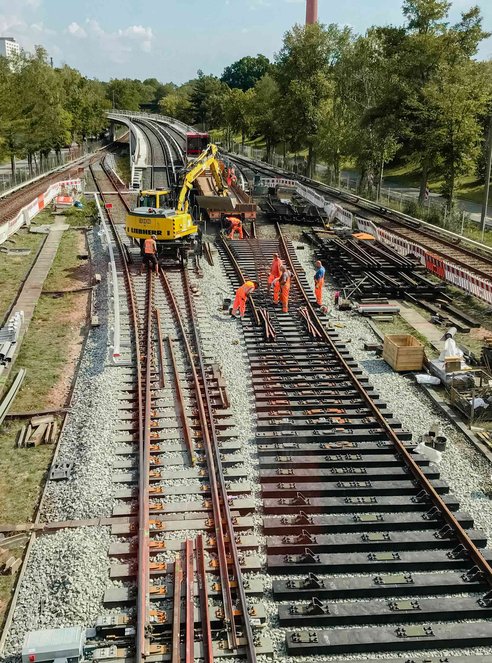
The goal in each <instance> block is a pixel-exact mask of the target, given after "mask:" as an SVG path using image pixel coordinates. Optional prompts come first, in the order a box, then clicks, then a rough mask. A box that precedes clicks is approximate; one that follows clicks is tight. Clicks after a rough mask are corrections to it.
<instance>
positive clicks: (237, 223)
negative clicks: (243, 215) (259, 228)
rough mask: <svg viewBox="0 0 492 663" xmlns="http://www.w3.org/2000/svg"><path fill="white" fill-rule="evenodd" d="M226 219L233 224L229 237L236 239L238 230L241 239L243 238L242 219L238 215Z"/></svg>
mask: <svg viewBox="0 0 492 663" xmlns="http://www.w3.org/2000/svg"><path fill="white" fill-rule="evenodd" d="M226 220H227V221H229V223H230V224H231V231H230V233H229V239H234V235H235V233H236V232H237V233H239V239H243V224H242V223H241V219H238V218H237V217H236V216H227V217H226Z"/></svg>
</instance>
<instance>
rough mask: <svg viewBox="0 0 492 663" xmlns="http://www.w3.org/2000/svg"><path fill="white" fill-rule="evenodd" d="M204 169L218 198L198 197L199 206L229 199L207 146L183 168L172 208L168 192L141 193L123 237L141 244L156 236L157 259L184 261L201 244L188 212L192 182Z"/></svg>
mask: <svg viewBox="0 0 492 663" xmlns="http://www.w3.org/2000/svg"><path fill="white" fill-rule="evenodd" d="M206 170H210V172H211V173H212V176H213V179H214V182H215V187H216V189H217V193H218V196H206V197H204V196H201V197H200V203H201V204H202V205H203V204H206V203H207V202H210V203H211V204H212V203H213V201H216V200H217V198H219V199H220V200H221V201H222V202H224V198H227V197H228V189H227V186H226V184H225V183H224V180H223V177H222V171H221V168H220V164H219V161H218V159H217V146H216V145H212V144H210V145H208V147H207V148H206V149H205V150H204V151H203V152H202V153H201V154H200V156H198V157H197V158H196V159H194V160H193V161H191V162H190V163H189V164H188V165H187V166H186V169H185V171H184V173H183V180H182V185H181V189H180V190H179V195H178V200H177V204H176V207H175V208H174V206H173V198H174V197H173V192H172V191H170V190H164V189H160V190H159V189H155V190H151V191H141V192H140V194H139V198H138V203H137V207H135V208H134V209H132V210H131V211H130V212H129V213H128V215H127V217H126V228H125V230H126V234H127V235H128V236H129V237H132V238H133V239H136V240H138V242H139V243H140V245H142V244H143V242H144V240H145V239H146V238H147V237H150V236H152V235H155V236H156V238H157V257H158V259H160V258H171V259H172V258H175V259H176V260H178V261H181V262H185V261H186V260H187V257H188V253H189V251H190V249H192V248H193V247H195V246H196V244H197V242H199V241H201V240H200V233H199V230H198V226H197V225H196V224H195V220H194V219H193V217H192V215H191V214H190V213H189V211H188V209H189V206H190V192H191V190H192V189H193V183H194V182H195V180H196V179H197V178H198V177H200V175H201V174H202V173H204V172H205V171H206ZM204 198H205V200H203V199H204Z"/></svg>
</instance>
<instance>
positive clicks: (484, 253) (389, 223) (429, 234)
mask: <svg viewBox="0 0 492 663" xmlns="http://www.w3.org/2000/svg"><path fill="white" fill-rule="evenodd" d="M229 156H230V158H231V159H232V160H233V161H235V162H237V163H239V164H242V165H243V166H245V167H247V168H249V169H252V170H253V171H255V172H259V173H262V174H264V175H266V176H268V177H291V176H292V178H293V179H296V180H298V181H299V182H300V183H302V184H304V185H305V186H307V187H309V188H310V189H312V190H313V191H316V192H317V193H320V194H322V195H323V196H324V197H325V198H326V199H327V200H331V201H333V202H343V204H344V208H345V209H346V210H348V211H349V212H351V213H352V214H354V215H357V216H359V217H361V218H364V219H368V220H369V221H372V222H374V223H376V224H378V225H380V226H382V227H383V228H387V229H388V230H390V231H391V232H392V233H394V234H395V235H398V236H399V237H401V238H402V239H406V240H409V241H414V242H416V243H418V244H420V245H421V246H422V247H424V248H425V249H427V250H428V251H431V252H433V253H435V254H438V255H439V256H441V257H443V258H448V259H449V260H450V261H452V262H453V263H454V264H456V265H459V266H462V267H464V268H466V269H467V270H468V271H471V272H473V273H475V274H477V275H478V276H481V277H484V278H488V279H490V278H492V252H491V250H490V249H489V248H488V247H485V246H484V247H483V249H479V248H478V247H474V248H470V246H466V245H465V241H466V240H460V239H459V237H458V236H455V237H454V238H453V237H449V239H448V238H447V237H446V235H445V232H444V231H443V230H442V229H441V228H438V227H437V226H436V228H435V230H434V229H433V228H431V227H429V225H428V224H427V225H424V224H423V223H420V222H418V221H417V220H411V219H410V217H409V218H408V220H407V219H405V218H404V217H403V216H402V215H399V214H397V213H396V212H393V211H392V210H390V209H386V208H385V207H383V206H380V205H379V204H378V203H372V202H367V201H364V200H363V199H361V198H359V197H358V196H356V195H354V194H350V193H346V192H344V191H339V190H337V189H334V188H332V187H330V186H328V185H325V184H323V183H321V182H317V181H315V180H311V179H309V178H307V177H303V176H298V175H292V173H288V172H287V171H284V170H282V169H280V168H274V167H273V166H269V165H268V164H264V163H259V162H257V161H253V160H251V159H248V158H245V157H241V156H238V155H235V154H234V155H229ZM366 202H367V204H366Z"/></svg>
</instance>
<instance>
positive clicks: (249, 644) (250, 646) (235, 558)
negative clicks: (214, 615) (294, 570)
mask: <svg viewBox="0 0 492 663" xmlns="http://www.w3.org/2000/svg"><path fill="white" fill-rule="evenodd" d="M183 279H184V283H185V286H186V288H185V292H186V294H187V297H188V306H189V309H190V314H191V315H192V317H194V316H193V313H194V310H193V301H192V299H191V289H190V284H189V279H188V273H187V272H186V271H184V272H183ZM192 329H193V334H194V337H195V344H196V349H197V357H198V362H199V365H200V371H201V374H202V383H203V388H204V394H205V400H206V403H207V411H208V413H209V429H210V434H211V437H212V443H213V446H212V447H211V448H210V454H211V458H212V461H214V456H215V460H216V463H214V466H215V467H216V468H217V469H216V471H217V472H218V475H219V486H220V491H221V495H222V505H223V510H224V515H225V520H226V525H227V536H228V537H229V550H230V552H231V557H232V565H233V570H234V575H235V577H236V582H237V589H238V593H239V604H240V607H241V612H242V619H243V625H244V630H245V636H246V654H247V659H248V661H250V663H256V661H257V658H256V650H255V646H254V635H253V630H252V628H251V623H250V621H249V615H248V601H247V598H246V592H245V589H244V584H243V580H242V571H241V564H240V562H239V554H238V550H237V545H236V537H235V534H234V524H233V522H232V516H231V511H230V508H229V500H228V496H227V488H226V478H225V475H224V472H223V469H222V463H221V460H220V454H219V440H218V437H217V431H216V428H215V423H214V417H213V406H212V397H211V394H210V388H209V385H208V381H207V375H206V371H205V360H204V357H203V352H202V346H201V342H200V336H199V332H198V328H197V326H196V325H193V326H192ZM211 478H212V479H213V481H214V483H216V474H215V471H214V472H213V473H211ZM221 526H222V521H221ZM232 624H233V625H234V626H235V624H234V614H233V619H232ZM233 633H235V628H234V629H233ZM237 645H238V643H237V642H236V648H237Z"/></svg>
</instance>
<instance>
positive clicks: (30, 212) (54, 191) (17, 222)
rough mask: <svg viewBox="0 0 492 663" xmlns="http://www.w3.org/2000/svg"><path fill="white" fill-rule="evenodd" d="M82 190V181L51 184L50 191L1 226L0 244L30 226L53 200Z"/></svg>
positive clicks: (75, 180)
mask: <svg viewBox="0 0 492 663" xmlns="http://www.w3.org/2000/svg"><path fill="white" fill-rule="evenodd" d="M81 188H82V182H81V180H80V179H73V180H64V181H62V182H55V184H51V185H50V186H49V187H48V189H47V190H46V191H45V192H44V193H41V194H40V195H39V196H37V197H36V199H35V200H33V201H32V202H30V203H29V204H28V205H26V206H25V207H23V208H22V209H21V210H20V212H18V213H17V214H16V216H14V217H13V218H12V219H10V220H9V221H6V222H5V223H3V224H1V225H0V244H3V243H4V242H5V241H6V240H7V239H8V238H9V237H10V236H11V235H13V234H14V233H16V232H17V231H18V230H19V229H20V228H21V227H22V226H24V225H26V226H29V225H30V224H31V221H32V219H34V217H35V216H36V215H37V214H39V212H41V211H42V210H43V209H44V208H45V207H46V205H48V204H49V203H50V202H51V201H52V200H53V198H55V197H56V196H60V195H66V194H73V193H78V192H79V191H80V190H81Z"/></svg>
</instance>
